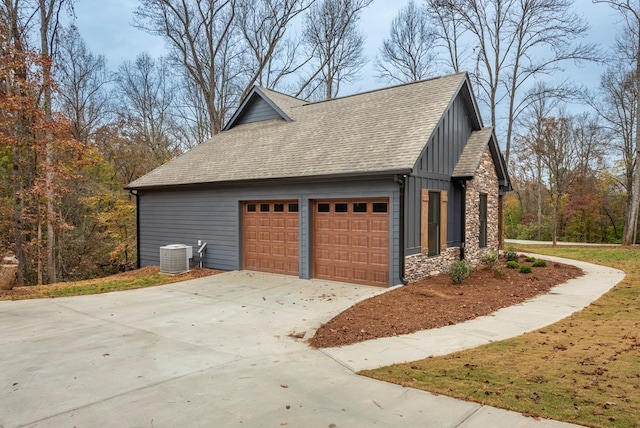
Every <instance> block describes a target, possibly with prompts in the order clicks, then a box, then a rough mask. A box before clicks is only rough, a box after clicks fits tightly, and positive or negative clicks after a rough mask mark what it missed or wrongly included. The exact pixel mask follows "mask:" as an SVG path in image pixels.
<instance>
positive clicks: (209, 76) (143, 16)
mask: <svg viewBox="0 0 640 428" xmlns="http://www.w3.org/2000/svg"><path fill="white" fill-rule="evenodd" d="M236 3H237V1H236V0H210V1H206V2H201V1H195V0H141V5H140V6H139V7H138V8H137V9H136V12H135V15H136V19H137V20H136V25H137V26H138V27H139V28H141V29H144V30H146V31H148V32H149V33H151V34H157V35H159V36H162V37H163V38H164V39H165V40H166V41H167V43H168V45H169V49H170V52H171V53H170V58H171V59H172V60H173V61H174V62H175V64H176V65H179V66H180V67H181V68H182V69H183V71H184V76H185V78H186V79H189V80H191V81H192V82H193V85H194V86H195V87H197V89H198V92H197V93H198V94H199V95H200V96H201V97H202V100H203V104H204V105H205V106H206V109H207V113H208V122H209V123H208V127H209V134H210V135H213V134H217V133H218V132H220V130H221V129H222V126H223V123H224V120H225V117H226V115H227V113H228V109H229V108H230V107H231V105H232V104H231V103H232V102H235V100H237V98H238V96H239V95H240V94H239V93H237V91H238V85H235V86H234V85H232V83H233V81H234V78H236V77H237V75H238V74H239V70H237V69H234V63H233V61H234V59H235V58H236V57H239V56H240V54H241V49H239V48H238V46H237V44H236V43H234V40H232V39H233V38H234V37H236V34H234V30H235V27H234V18H235V14H236ZM240 92H241V90H240Z"/></svg>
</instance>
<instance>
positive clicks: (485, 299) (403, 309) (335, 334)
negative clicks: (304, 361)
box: [309, 257, 584, 348]
mask: <svg viewBox="0 0 640 428" xmlns="http://www.w3.org/2000/svg"><path fill="white" fill-rule="evenodd" d="M520 263H521V264H527V265H531V263H526V262H525V261H524V257H521V259H520ZM498 267H500V268H502V269H504V272H505V274H506V278H504V279H500V278H497V277H496V276H495V275H494V272H493V270H491V269H489V268H486V267H484V268H480V269H478V270H476V271H475V272H474V273H473V274H472V276H471V277H470V278H467V279H466V280H465V281H464V282H463V283H462V284H460V285H454V284H452V282H451V278H450V277H449V275H446V274H443V275H438V276H434V277H430V278H428V279H426V280H423V281H420V282H416V283H412V284H409V285H407V286H404V287H400V288H398V289H395V290H392V291H389V292H387V293H383V294H381V295H378V296H376V297H373V298H370V299H367V300H364V301H362V302H359V303H357V304H356V305H354V306H352V307H351V308H349V309H347V310H346V311H344V312H342V313H341V314H339V315H337V316H336V317H335V318H333V319H332V320H331V321H329V322H328V323H326V324H324V325H323V326H322V327H320V329H318V331H317V332H316V334H315V335H314V336H313V337H312V338H311V339H310V340H309V344H310V345H311V346H314V347H318V348H326V347H334V346H342V345H349V344H352V343H356V342H362V341H365V340H369V339H375V338H379V337H391V336H396V335H400V334H407V333H413V332H416V331H419V330H427V329H431V328H438V327H444V326H447V325H451V324H457V323H461V322H463V321H467V320H471V319H474V318H476V317H479V316H482V315H488V314H491V313H493V312H495V311H497V310H498V309H500V308H504V307H507V306H512V305H515V304H518V303H521V302H523V301H525V300H528V299H530V298H532V297H534V296H537V295H539V294H543V293H546V292H548V291H549V290H550V289H551V288H553V287H554V286H556V285H559V284H562V283H564V282H566V281H567V280H569V279H571V278H576V277H579V276H582V275H583V274H584V273H583V272H582V270H581V269H579V268H577V267H575V266H571V265H565V264H561V263H554V262H547V266H546V267H534V268H533V272H532V273H529V274H524V273H520V272H519V271H518V270H516V269H507V268H505V267H504V262H502V261H501V263H500V265H499V266H498Z"/></svg>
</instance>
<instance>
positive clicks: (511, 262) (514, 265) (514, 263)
mask: <svg viewBox="0 0 640 428" xmlns="http://www.w3.org/2000/svg"><path fill="white" fill-rule="evenodd" d="M507 267H508V268H509V269H518V268H519V267H520V263H518V262H517V261H515V260H509V261H508V262H507Z"/></svg>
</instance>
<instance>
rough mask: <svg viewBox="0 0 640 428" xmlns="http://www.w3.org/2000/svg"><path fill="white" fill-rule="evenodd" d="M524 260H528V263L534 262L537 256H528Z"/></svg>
mask: <svg viewBox="0 0 640 428" xmlns="http://www.w3.org/2000/svg"><path fill="white" fill-rule="evenodd" d="M524 261H526V262H527V263H533V262H535V261H536V258H535V257H527V258H526V259H524Z"/></svg>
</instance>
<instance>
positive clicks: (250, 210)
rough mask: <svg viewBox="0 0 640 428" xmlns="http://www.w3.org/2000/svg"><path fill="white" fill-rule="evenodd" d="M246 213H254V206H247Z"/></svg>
mask: <svg viewBox="0 0 640 428" xmlns="http://www.w3.org/2000/svg"><path fill="white" fill-rule="evenodd" d="M247 212H249V213H254V212H256V204H247Z"/></svg>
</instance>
